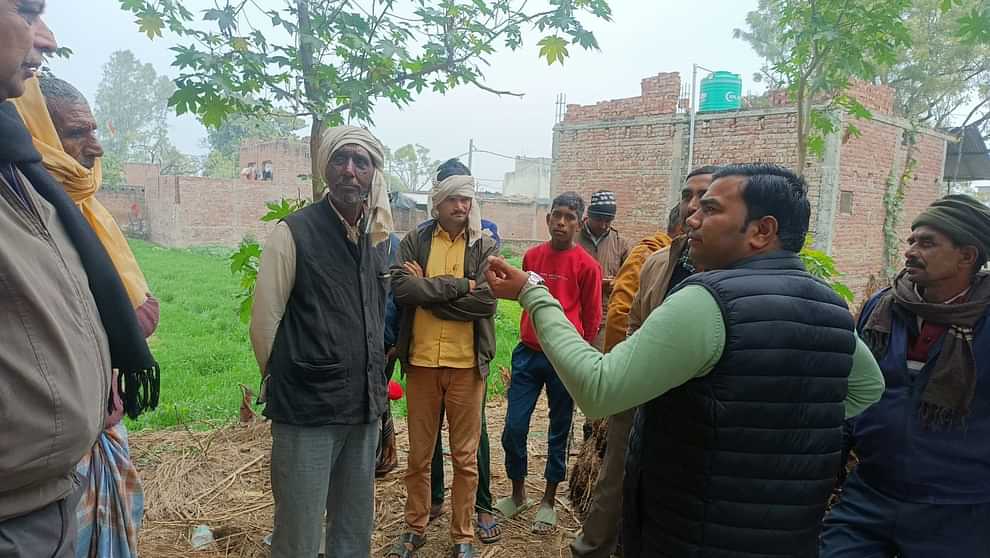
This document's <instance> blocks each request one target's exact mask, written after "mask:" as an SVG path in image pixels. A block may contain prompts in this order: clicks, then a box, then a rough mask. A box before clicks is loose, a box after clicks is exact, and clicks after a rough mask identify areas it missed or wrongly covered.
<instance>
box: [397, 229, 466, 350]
mask: <svg viewBox="0 0 990 558" xmlns="http://www.w3.org/2000/svg"><path fill="white" fill-rule="evenodd" d="M466 248H467V243H466V242H465V241H464V233H463V232H462V233H461V234H459V235H457V238H454V239H451V238H450V235H449V234H447V231H445V230H444V229H443V227H440V226H437V227H436V231H434V233H433V242H432V243H431V244H430V259H429V260H427V262H426V269H425V270H423V271H424V273H426V276H427V277H440V276H442V275H447V276H451V277H456V278H462V277H464V251H465V250H466ZM409 364H412V365H413V366H423V367H427V368H441V367H445V368H474V366H475V364H476V363H475V354H474V322H459V321H452V320H442V319H440V318H438V317H436V316H435V315H433V313H432V312H430V311H429V310H428V309H426V308H417V309H416V314H415V315H414V316H413V327H412V340H411V341H410V347H409Z"/></svg>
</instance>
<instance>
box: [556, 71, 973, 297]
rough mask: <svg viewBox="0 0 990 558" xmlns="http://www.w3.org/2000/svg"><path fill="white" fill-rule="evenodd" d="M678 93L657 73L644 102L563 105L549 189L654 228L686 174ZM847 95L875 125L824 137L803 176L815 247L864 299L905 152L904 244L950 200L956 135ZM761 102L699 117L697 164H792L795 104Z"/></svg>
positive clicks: (880, 90) (866, 93) (875, 93)
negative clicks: (887, 200) (929, 213)
mask: <svg viewBox="0 0 990 558" xmlns="http://www.w3.org/2000/svg"><path fill="white" fill-rule="evenodd" d="M680 91H681V79H680V76H679V75H678V74H677V73H664V74H659V75H657V76H655V77H650V78H647V79H644V80H642V94H641V95H640V96H639V97H633V98H628V99H619V100H613V101H604V102H600V103H597V104H594V105H587V106H580V105H568V107H567V113H566V115H565V117H564V119H563V121H562V122H560V123H559V124H558V125H557V126H555V127H554V136H553V175H552V191H553V192H554V193H555V194H556V193H560V192H564V191H567V190H574V191H576V192H579V193H580V194H582V195H583V196H584V197H585V199H587V198H588V197H589V196H590V194H591V193H592V192H594V191H595V190H599V189H611V190H614V191H615V192H616V193H617V197H618V204H619V213H618V218H617V220H616V226H617V228H618V229H619V230H620V231H621V232H622V233H624V234H625V235H626V236H627V237H630V238H631V239H633V240H638V239H639V238H642V237H644V236H647V235H648V234H650V233H651V232H652V231H655V230H656V228H657V227H658V226H659V225H660V224H661V223H665V222H666V215H667V212H668V211H669V208H670V207H671V205H672V204H673V203H676V200H677V196H678V192H679V191H680V188H681V185H682V183H683V180H684V177H685V176H686V175H687V173H688V171H689V170H690V169H689V168H688V165H689V162H688V152H689V136H690V118H689V116H688V115H687V114H684V113H678V112H677V107H678V98H679V96H680ZM849 93H850V95H851V96H853V97H855V98H857V99H859V100H860V102H862V103H863V104H864V105H866V106H867V107H868V108H870V110H871V111H872V112H873V115H874V118H873V120H871V121H857V122H855V125H856V126H857V127H858V128H859V129H860V130H861V131H862V136H861V137H843V136H842V135H841V134H834V135H832V136H831V137H829V138H828V139H827V142H826V148H825V153H824V156H823V157H822V158H821V159H817V158H813V157H812V158H809V160H808V162H807V166H806V168H805V169H804V175H805V177H806V178H807V180H808V183H809V187H810V190H809V198H810V199H811V203H812V217H811V230H812V233H813V234H814V236H815V243H816V246H817V247H818V248H820V249H823V250H825V251H826V252H829V253H830V254H832V256H833V257H834V258H835V261H836V265H837V267H838V268H839V270H840V271H842V272H843V273H845V277H844V278H843V281H844V282H846V284H848V285H849V286H850V287H851V288H852V289H853V290H854V292H856V294H857V296H858V297H861V296H862V295H863V291H864V290H865V287H866V283H867V281H868V279H869V277H870V275H871V274H879V272H881V270H883V268H884V256H883V254H884V234H883V226H884V221H885V219H887V218H888V217H887V214H888V212H887V211H885V207H884V203H883V198H884V192H885V191H886V188H887V186H886V184H887V181H888V178H890V177H894V179H895V180H896V179H897V177H900V176H901V174H902V172H903V171H904V167H905V164H906V161H907V160H908V157H909V156H910V158H912V159H914V160H915V161H916V163H915V166H914V168H913V172H912V173H911V176H910V178H909V180H908V184H907V185H906V187H905V196H904V201H903V210H902V212H901V214H900V219H899V223H898V233H899V234H900V236H901V238H906V236H907V232H908V229H909V226H910V222H911V219H912V218H913V217H914V216H915V215H917V214H918V213H919V212H920V211H921V209H922V208H924V207H925V206H926V205H928V204H929V203H931V202H932V201H934V200H935V199H936V198H938V197H939V196H941V195H943V194H944V193H945V185H944V183H943V167H944V162H945V153H946V145H947V142H949V141H953V138H952V137H951V136H949V135H947V134H945V133H942V132H939V131H936V130H930V129H920V130H916V131H915V132H912V131H911V126H910V124H909V123H908V122H907V121H906V120H903V119H900V118H897V117H894V116H892V115H891V113H892V107H893V91H892V90H890V89H889V88H886V87H880V86H872V85H868V84H856V85H854V87H853V88H852V90H851V91H850V92H849ZM768 100H769V105H770V106H769V108H762V109H744V110H738V111H731V112H719V113H699V114H698V115H697V116H696V123H695V138H694V162H693V166H700V165H705V164H727V163H738V162H768V163H778V164H781V165H785V166H788V167H791V168H794V167H795V166H796V164H797V140H796V125H797V113H796V109H795V107H793V106H788V105H787V100H786V96H783V95H770V96H769V97H768ZM840 118H842V119H843V120H847V119H848V118H849V117H848V116H846V115H840ZM909 150H910V153H909ZM902 247H903V241H902Z"/></svg>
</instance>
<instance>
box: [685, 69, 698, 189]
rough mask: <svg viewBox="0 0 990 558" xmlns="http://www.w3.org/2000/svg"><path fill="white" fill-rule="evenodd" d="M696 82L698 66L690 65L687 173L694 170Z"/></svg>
mask: <svg viewBox="0 0 990 558" xmlns="http://www.w3.org/2000/svg"><path fill="white" fill-rule="evenodd" d="M697 82H698V65H697V64H692V65H691V102H690V103H689V104H690V107H689V108H690V109H691V132H690V133H689V135H688V164H687V168H688V172H691V169H693V168H694V117H695V114H696V113H697V112H698V110H697V107H696V106H695V104H694V97H695V95H694V91H695V86H696V85H697Z"/></svg>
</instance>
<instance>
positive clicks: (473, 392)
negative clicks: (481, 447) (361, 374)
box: [406, 366, 485, 544]
mask: <svg viewBox="0 0 990 558" xmlns="http://www.w3.org/2000/svg"><path fill="white" fill-rule="evenodd" d="M484 395H485V381H484V380H483V379H482V377H481V375H480V374H479V373H478V370H477V369H476V368H423V367H419V366H409V368H408V374H407V377H406V403H407V407H408V414H409V416H408V419H407V421H408V427H409V463H408V465H407V470H406V525H407V526H408V528H409V530H410V531H412V532H414V533H416V534H418V535H422V534H423V533H425V532H426V525H427V523H429V518H430V462H431V461H432V459H433V448H434V447H435V446H436V443H437V432H438V430H439V428H440V406H441V404H442V405H443V406H444V408H445V412H446V414H447V424H448V427H449V435H450V457H451V461H453V464H454V481H453V484H452V487H451V491H450V492H451V519H450V538H451V540H452V542H453V543H454V544H463V543H470V542H473V541H474V529H472V526H471V520H472V516H473V515H474V499H475V491H476V490H477V489H478V442H479V440H480V438H481V402H482V400H483V398H484Z"/></svg>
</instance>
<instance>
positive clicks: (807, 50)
mask: <svg viewBox="0 0 990 558" xmlns="http://www.w3.org/2000/svg"><path fill="white" fill-rule="evenodd" d="M910 5H911V2H910V0H856V1H855V2H852V1H849V0H760V3H759V7H758V8H757V10H755V11H754V12H751V13H750V14H749V15H748V16H747V19H746V21H747V24H748V27H749V29H748V30H741V29H736V30H735V32H734V34H735V36H736V37H738V38H742V39H744V40H746V41H747V42H749V43H750V44H751V45H752V46H753V48H754V50H756V52H757V54H759V55H761V56H763V57H764V58H765V59H766V60H767V61H768V63H767V65H766V67H765V71H764V74H765V75H767V76H768V77H770V78H771V79H772V80H773V81H776V82H777V83H778V84H780V85H783V86H785V87H786V88H787V90H788V92H789V94H790V95H791V97H792V98H793V99H794V100H795V101H796V102H797V146H798V169H799V170H800V171H801V172H803V171H804V168H805V161H806V160H807V156H808V154H809V153H812V154H818V155H820V154H821V153H822V152H823V151H824V147H825V136H826V135H828V134H830V133H833V132H835V131H836V125H835V120H834V119H833V118H832V117H831V116H830V114H829V113H830V110H831V109H833V108H841V109H844V110H846V111H848V112H849V113H850V114H852V115H853V116H856V117H858V118H868V117H870V116H871V114H870V111H869V110H867V109H866V107H864V106H863V105H862V104H861V103H859V102H858V101H857V100H855V99H853V98H851V97H849V96H847V95H845V94H844V91H845V90H846V89H847V88H848V86H849V81H850V79H852V78H859V79H862V80H866V81H872V80H873V79H874V78H876V77H877V75H879V74H880V73H881V72H882V71H883V69H884V68H886V67H889V66H892V65H893V64H894V63H895V62H896V61H897V53H898V52H899V50H900V49H902V48H905V47H907V46H908V45H909V44H910V34H909V32H908V29H907V27H906V26H905V24H904V21H903V15H904V13H905V12H906V11H907V9H908V8H909V7H910ZM822 98H824V99H825V100H826V104H827V109H826V110H823V111H819V110H815V109H813V108H812V105H813V104H814V103H815V102H816V101H818V100H819V99H822ZM849 131H850V132H851V133H853V134H858V133H859V130H858V129H856V127H855V126H853V125H851V124H850V125H849Z"/></svg>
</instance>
